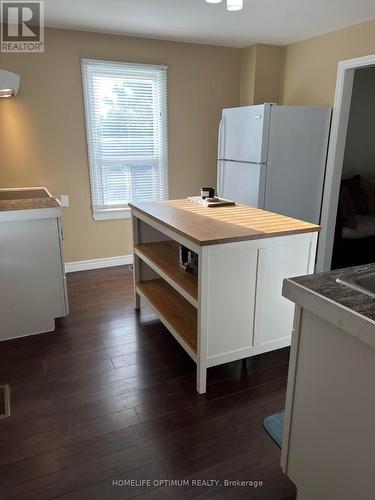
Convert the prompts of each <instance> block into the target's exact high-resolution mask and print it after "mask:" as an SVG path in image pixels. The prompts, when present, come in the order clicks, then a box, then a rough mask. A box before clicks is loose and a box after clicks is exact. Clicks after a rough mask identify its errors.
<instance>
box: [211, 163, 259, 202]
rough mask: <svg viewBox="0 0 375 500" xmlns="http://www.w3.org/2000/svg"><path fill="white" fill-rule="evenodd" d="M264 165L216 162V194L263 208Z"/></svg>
mask: <svg viewBox="0 0 375 500" xmlns="http://www.w3.org/2000/svg"><path fill="white" fill-rule="evenodd" d="M265 179H266V165H259V164H252V163H240V162H230V161H219V162H218V194H219V196H220V197H221V198H225V199H227V200H232V201H235V202H237V203H243V204H245V205H251V206H254V207H257V208H263V204H264V186H265Z"/></svg>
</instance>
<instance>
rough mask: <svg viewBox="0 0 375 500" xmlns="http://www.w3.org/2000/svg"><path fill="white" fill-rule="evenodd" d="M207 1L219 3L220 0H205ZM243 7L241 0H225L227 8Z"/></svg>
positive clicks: (240, 8)
mask: <svg viewBox="0 0 375 500" xmlns="http://www.w3.org/2000/svg"><path fill="white" fill-rule="evenodd" d="M206 2H207V3H220V2H221V0H206ZM242 9H243V0H227V10H230V11H235V10H242Z"/></svg>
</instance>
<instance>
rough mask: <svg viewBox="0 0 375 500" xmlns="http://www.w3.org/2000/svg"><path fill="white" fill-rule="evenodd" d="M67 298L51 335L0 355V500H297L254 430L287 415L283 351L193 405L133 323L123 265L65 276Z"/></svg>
mask: <svg viewBox="0 0 375 500" xmlns="http://www.w3.org/2000/svg"><path fill="white" fill-rule="evenodd" d="M68 289H69V298H70V308H71V314H70V316H69V317H67V318H64V319H61V320H58V321H57V327H56V331H55V332H54V333H50V334H44V335H38V336H35V337H28V338H24V339H18V340H14V341H9V342H3V343H1V344H0V385H2V384H9V385H10V387H11V416H10V417H8V418H4V419H1V420H0V498H1V499H6V500H8V499H12V498H17V499H22V500H25V499H31V498H32V499H49V498H64V499H90V500H91V499H98V500H107V499H114V498H116V499H117V498H121V499H128V498H133V497H139V498H140V499H142V500H143V499H145V500H146V499H167V500H168V499H182V500H183V499H185V498H186V499H188V498H213V499H214V500H219V499H242V498H246V499H269V500H271V499H272V500H273V499H274V500H281V499H289V498H294V495H295V489H294V486H293V484H292V483H291V482H290V481H289V480H288V479H287V478H286V477H285V476H284V475H283V474H282V473H281V470H280V467H279V461H280V450H279V449H278V447H277V446H276V445H275V444H274V443H273V441H272V440H271V439H270V438H269V436H268V435H267V434H266V433H265V432H264V430H263V428H262V419H263V417H265V416H267V415H269V414H272V413H273V412H276V411H278V410H279V409H281V408H283V406H284V399H285V389H286V376H287V368H288V350H286V349H284V350H280V351H275V352H272V353H268V354H266V355H262V356H257V357H254V358H251V359H248V360H247V361H246V363H242V362H234V363H229V364H227V365H223V366H220V367H215V368H211V369H210V370H209V374H208V390H207V394H205V395H198V394H197V393H196V390H195V365H194V363H193V362H192V361H191V360H190V358H189V357H188V356H187V354H185V352H184V351H183V350H182V349H181V348H180V346H179V345H178V344H177V342H176V341H175V340H174V339H173V337H172V336H171V335H169V334H168V332H167V331H166V330H165V328H164V327H163V326H162V325H161V323H160V322H158V321H157V320H156V319H155V317H154V316H153V314H152V312H151V311H150V310H149V309H147V308H143V309H142V312H141V313H139V312H136V311H134V309H133V302H132V299H133V289H132V275H131V271H130V270H129V269H128V268H127V267H119V268H112V269H106V270H98V271H87V272H82V273H76V274H70V275H68ZM0 321H1V320H0ZM167 479H173V480H187V479H189V480H190V483H189V484H188V485H185V486H182V487H178V486H168V485H166V484H164V483H163V482H162V481H163V480H167ZM129 480H133V481H134V483H133V485H132V486H129V485H128V486H122V485H123V484H126V483H125V481H129ZM201 480H205V481H207V482H206V483H205V484H204V485H200V486H199V483H198V481H201ZM210 480H216V481H222V482H221V483H215V482H212V483H210V482H209V481H210ZM224 480H228V481H232V480H248V481H249V480H253V481H258V483H259V482H260V481H262V482H263V486H259V487H258V488H249V487H247V488H246V487H240V486H236V484H234V483H230V484H229V485H228V484H225V483H224ZM113 481H115V484H116V486H113ZM116 481H117V483H116ZM141 481H146V484H142V483H141ZM147 481H148V482H147ZM193 481H195V483H194V482H193Z"/></svg>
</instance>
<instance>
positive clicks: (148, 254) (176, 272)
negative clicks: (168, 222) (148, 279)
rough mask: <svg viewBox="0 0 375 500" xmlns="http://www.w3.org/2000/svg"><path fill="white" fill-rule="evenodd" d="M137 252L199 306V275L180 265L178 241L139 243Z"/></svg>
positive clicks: (195, 305) (192, 302)
mask: <svg viewBox="0 0 375 500" xmlns="http://www.w3.org/2000/svg"><path fill="white" fill-rule="evenodd" d="M135 254H136V255H137V256H138V257H139V258H140V259H142V260H143V261H144V262H145V263H146V264H147V265H148V266H150V267H151V268H152V269H153V270H154V271H155V272H156V273H158V274H159V275H160V276H161V277H162V278H163V279H165V280H166V281H167V282H168V283H169V284H170V285H171V286H172V287H173V288H175V289H176V290H177V291H178V292H179V293H181V294H182V295H183V296H184V297H185V298H186V299H187V300H188V301H189V302H190V303H191V304H192V305H193V306H194V307H197V306H198V276H195V275H193V274H189V273H186V272H185V271H184V270H183V269H181V268H180V267H179V265H178V260H179V245H178V243H177V242H176V241H173V240H167V241H157V242H154V243H144V244H139V245H136V247H135Z"/></svg>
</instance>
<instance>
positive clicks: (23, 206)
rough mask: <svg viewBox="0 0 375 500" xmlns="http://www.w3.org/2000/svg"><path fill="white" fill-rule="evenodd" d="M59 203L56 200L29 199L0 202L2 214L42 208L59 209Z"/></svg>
mask: <svg viewBox="0 0 375 500" xmlns="http://www.w3.org/2000/svg"><path fill="white" fill-rule="evenodd" d="M58 207H60V204H59V202H58V201H57V200H56V199H55V198H27V199H15V200H0V212H11V211H14V210H35V209H41V208H58Z"/></svg>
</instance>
